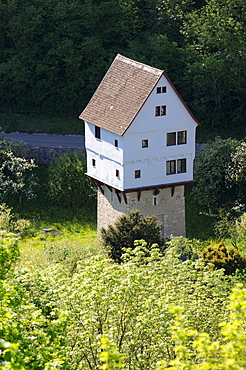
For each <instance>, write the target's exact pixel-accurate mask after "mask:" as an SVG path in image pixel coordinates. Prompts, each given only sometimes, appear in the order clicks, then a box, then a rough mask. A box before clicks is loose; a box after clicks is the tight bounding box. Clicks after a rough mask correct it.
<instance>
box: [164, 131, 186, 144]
mask: <svg viewBox="0 0 246 370" xmlns="http://www.w3.org/2000/svg"><path fill="white" fill-rule="evenodd" d="M186 143H187V131H178V132H168V133H167V146H171V145H176V144H178V145H180V144H186Z"/></svg>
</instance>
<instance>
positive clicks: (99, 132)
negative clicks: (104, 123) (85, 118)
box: [95, 126, 101, 139]
mask: <svg viewBox="0 0 246 370" xmlns="http://www.w3.org/2000/svg"><path fill="white" fill-rule="evenodd" d="M95 138H97V139H101V129H100V127H98V126H95Z"/></svg>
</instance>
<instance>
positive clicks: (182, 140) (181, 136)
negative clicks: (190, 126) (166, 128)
mask: <svg viewBox="0 0 246 370" xmlns="http://www.w3.org/2000/svg"><path fill="white" fill-rule="evenodd" d="M186 143H187V131H178V145H179V144H186Z"/></svg>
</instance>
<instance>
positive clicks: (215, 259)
mask: <svg viewBox="0 0 246 370" xmlns="http://www.w3.org/2000/svg"><path fill="white" fill-rule="evenodd" d="M201 256H202V258H203V260H204V261H205V262H206V263H212V264H213V265H214V267H215V268H216V269H221V268H223V269H224V270H225V274H226V275H231V274H233V273H234V272H235V271H236V270H243V269H245V268H246V257H244V256H243V255H242V254H241V253H240V252H239V251H238V250H237V249H235V248H233V247H229V248H228V247H226V246H225V244H224V243H222V242H221V243H219V244H217V245H215V246H213V245H209V246H208V247H207V248H205V249H204V250H203V251H202V255H201Z"/></svg>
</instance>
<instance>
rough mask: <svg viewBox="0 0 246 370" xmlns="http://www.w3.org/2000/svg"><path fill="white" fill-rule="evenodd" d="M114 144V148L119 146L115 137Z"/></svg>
mask: <svg viewBox="0 0 246 370" xmlns="http://www.w3.org/2000/svg"><path fill="white" fill-rule="evenodd" d="M114 146H115V147H116V148H118V146H119V142H118V140H116V139H115V141H114Z"/></svg>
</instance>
